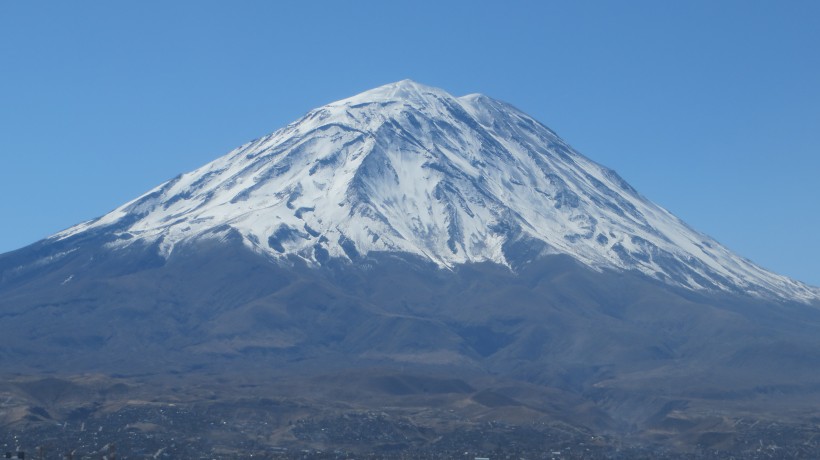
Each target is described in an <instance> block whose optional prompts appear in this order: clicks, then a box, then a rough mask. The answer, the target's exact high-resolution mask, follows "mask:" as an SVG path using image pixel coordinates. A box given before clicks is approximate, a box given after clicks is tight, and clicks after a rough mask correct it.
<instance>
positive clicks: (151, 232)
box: [52, 80, 818, 301]
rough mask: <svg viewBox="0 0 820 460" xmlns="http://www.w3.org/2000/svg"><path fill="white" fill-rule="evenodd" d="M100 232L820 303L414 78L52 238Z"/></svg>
mask: <svg viewBox="0 0 820 460" xmlns="http://www.w3.org/2000/svg"><path fill="white" fill-rule="evenodd" d="M99 229H106V230H107V231H109V232H112V233H113V234H114V235H115V237H116V240H115V241H113V242H111V243H109V246H110V247H112V248H121V247H126V246H129V245H132V244H134V243H135V242H141V243H149V244H154V243H156V244H157V245H158V247H159V251H160V252H161V254H162V255H163V256H164V257H167V256H169V255H170V254H171V253H172V252H173V251H174V248H175V247H177V246H179V245H184V244H190V243H195V242H197V241H201V240H204V239H214V238H216V239H219V238H224V237H225V236H226V235H228V234H229V233H235V234H238V235H240V236H241V238H242V241H243V243H244V244H245V245H246V246H247V247H249V248H252V249H253V250H254V251H257V252H259V253H264V254H268V255H270V256H273V257H275V258H279V259H285V258H292V257H296V258H299V259H303V260H304V261H306V262H308V263H309V264H313V265H321V264H322V263H324V262H326V261H327V260H328V259H330V258H343V259H351V260H353V259H358V258H361V257H366V256H367V255H368V254H371V253H374V252H398V253H407V254H413V255H417V256H420V257H423V258H425V259H429V260H431V261H433V262H434V263H435V264H437V265H439V266H440V267H453V266H454V265H455V264H464V263H470V262H482V261H489V262H495V263H499V264H503V265H506V266H508V267H511V268H514V267H515V266H516V265H517V264H520V263H522V262H526V261H527V260H531V259H533V258H537V257H539V256H542V255H547V254H567V255H570V256H572V257H573V258H575V259H577V260H578V261H580V262H582V263H583V264H585V265H588V266H590V267H593V268H594V269H596V270H604V269H611V270H636V271H639V272H641V273H643V274H645V275H647V276H649V277H651V278H655V279H658V280H661V281H663V282H665V283H668V284H671V285H675V286H681V287H685V288H688V289H695V290H700V289H707V290H720V291H730V292H739V293H742V292H745V293H751V294H753V295H757V296H762V297H772V298H782V299H791V300H799V301H809V300H812V299H817V298H818V291H817V290H815V289H813V288H811V287H808V286H806V285H804V284H801V283H799V282H796V281H793V280H790V279H788V278H786V277H783V276H780V275H776V274H773V273H771V272H768V271H766V270H764V269H762V268H760V267H758V266H756V265H754V264H753V263H751V262H750V261H748V260H746V259H744V258H741V257H738V256H737V255H735V254H733V253H732V252H731V251H729V250H728V249H726V248H725V247H723V246H722V245H720V244H719V243H717V242H716V241H714V240H713V239H711V238H709V237H708V236H705V235H703V234H701V233H698V232H696V231H694V230H692V229H691V228H689V227H688V226H687V225H686V224H685V223H683V222H682V221H680V220H679V219H678V218H676V217H675V216H673V215H672V214H670V213H669V212H668V211H666V210H665V209H663V208H661V207H660V206H658V205H656V204H654V203H652V202H651V201H649V200H647V199H646V198H644V197H642V196H641V195H640V194H639V193H638V192H636V191H635V190H634V189H633V188H632V187H631V186H629V185H628V184H627V183H626V182H625V181H624V180H623V179H621V178H620V177H619V176H618V175H617V174H616V173H615V172H614V171H612V170H611V169H607V168H605V167H603V166H601V165H599V164H597V163H595V162H593V161H591V160H590V159H588V158H586V157H584V156H583V155H581V154H579V153H578V152H576V151H575V150H573V149H572V148H571V147H570V146H569V145H568V144H567V143H566V142H564V141H563V140H562V139H561V138H559V137H558V136H557V135H556V134H555V133H554V132H553V131H551V130H550V129H549V128H547V127H545V126H544V125H542V124H541V123H539V122H538V121H536V120H534V119H533V118H531V117H530V116H528V115H526V114H524V113H522V112H521V111H519V110H517V109H516V108H514V107H513V106H511V105H509V104H507V103H504V102H501V101H498V100H495V99H492V98H489V97H486V96H483V95H478V94H471V95H467V96H463V97H454V96H451V95H450V94H448V93H446V92H445V91H443V90H440V89H437V88H432V87H429V86H424V85H421V84H419V83H416V82H413V81H410V80H402V81H399V82H396V83H391V84H388V85H384V86H381V87H378V88H375V89H372V90H369V91H366V92H364V93H361V94H358V95H356V96H353V97H350V98H348V99H343V100H341V101H337V102H333V103H331V104H328V105H326V106H324V107H320V108H317V109H315V110H312V111H310V112H309V113H308V114H307V115H305V116H304V117H302V118H301V119H299V120H297V121H296V122H294V123H291V124H290V125H288V126H286V127H284V128H282V129H280V130H278V131H276V132H274V133H273V134H270V135H268V136H264V137H262V138H260V139H257V140H255V141H253V142H250V143H247V144H245V145H242V146H241V147H239V148H237V149H235V150H233V151H232V152H230V153H228V154H227V155H225V156H224V157H222V158H219V159H217V160H215V161H213V162H211V163H209V164H207V165H205V166H203V167H201V168H199V169H197V170H195V171H192V172H189V173H186V174H182V175H180V176H178V177H176V178H174V179H172V180H170V181H168V182H166V183H164V184H162V185H160V186H158V187H156V188H155V189H153V190H151V191H149V192H148V193H146V194H145V195H143V196H141V197H139V198H137V199H135V200H133V201H131V202H129V203H127V204H125V205H123V206H121V207H119V208H117V209H116V210H114V211H112V212H111V213H109V214H107V215H105V216H103V217H101V218H99V219H96V220H93V221H90V222H86V223H83V224H80V225H77V226H75V227H72V228H70V229H68V230H66V231H63V232H61V233H59V234H57V235H55V236H54V237H52V238H53V239H56V240H61V239H65V238H68V237H71V236H73V235H77V234H80V233H82V232H88V231H90V230H99ZM521 248H526V251H523V252H522V251H521V250H520V249H521Z"/></svg>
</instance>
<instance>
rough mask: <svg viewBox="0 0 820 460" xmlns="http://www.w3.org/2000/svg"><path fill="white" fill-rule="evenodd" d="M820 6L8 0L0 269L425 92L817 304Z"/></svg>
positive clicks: (0, 12)
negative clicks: (372, 100) (515, 110)
mask: <svg viewBox="0 0 820 460" xmlns="http://www.w3.org/2000/svg"><path fill="white" fill-rule="evenodd" d="M819 24H820V2H818V1H814V0H811V1H784V2H777V1H753V0H743V1H723V0H717V1H716V0H707V1H663V0H662V1H656V0H653V1H646V2H642V1H618V2H615V1H596V2H593V1H584V0H581V1H571V2H570V1H560V2H550V1H531V2H524V1H507V2H479V1H447V2H443V1H419V0H415V1H407V2H400V1H397V2H385V1H379V2H374V1H325V2H284V1H282V2H274V1H240V2H230V1H221V2H213V1H190V2H183V1H143V0H141V1H127V2H126V1H123V2H112V1H82V2H67V1H52V2H47V1H36V2H35V1H11V0H9V1H0V252H5V251H10V250H13V249H16V248H18V247H22V246H24V245H26V244H29V243H32V242H34V241H36V240H38V239H40V238H43V237H45V236H47V235H49V234H51V233H53V232H56V231H58V230H61V229H63V228H66V227H69V226H71V225H73V224H75V223H78V222H80V221H83V220H86V219H90V218H93V217H96V216H99V215H102V214H104V213H106V212H108V211H109V210H111V209H113V208H114V207H116V206H118V205H119V204H122V203H123V202H125V201H127V200H130V199H132V198H134V197H136V196H138V195H140V194H142V193H143V192H145V191H147V190H148V189H150V188H152V187H153V186H155V185H157V184H159V183H161V182H163V181H165V180H167V179H169V178H171V177H173V176H175V175H176V174H178V173H181V172H185V171H188V170H191V169H193V168H195V167H198V166H200V165H202V164H204V163H206V162H208V161H210V160H212V159H214V158H217V157H219V156H221V155H222V154H224V153H226V152H227V151H229V150H230V149H231V148H233V147H235V146H237V145H239V144H241V143H244V142H246V141H248V140H251V139H253V138H256V137H259V136H261V135H264V134H266V133H268V132H271V131H273V130H275V129H276V128H279V127H281V126H282V125H284V124H286V123H288V122H290V121H292V120H294V119H296V118H297V117H299V116H300V115H302V114H303V113H304V112H306V111H308V110H309V109H311V108H313V107H316V106H319V105H322V104H325V103H327V102H330V101H333V100H337V99H340V98H343V97H347V96H350V95H353V94H355V93H358V92H361V91H363V90H366V89H369V88H371V87H375V86H379V85H382V84H384V83H388V82H391V81H395V80H400V79H404V78H411V79H414V80H416V81H419V82H422V83H425V84H428V85H433V86H438V87H441V88H443V89H445V90H447V91H449V92H450V93H453V94H455V95H462V94H466V93H472V92H480V93H484V94H487V95H489V96H492V97H495V98H498V99H502V100H505V101H508V102H510V103H512V104H513V105H516V106H518V107H519V108H521V109H522V110H524V111H525V112H528V113H530V114H531V115H533V116H534V117H535V118H537V119H539V120H541V121H542V122H544V123H545V124H546V125H548V126H550V127H552V128H553V129H554V130H555V131H556V132H558V134H559V135H561V136H562V137H563V138H564V139H566V140H567V141H568V142H569V143H570V144H571V145H573V146H574V147H575V148H576V149H578V150H579V151H580V152H582V153H583V154H585V155H587V156H588V157H590V158H592V159H594V160H596V161H598V162H600V163H603V164H605V165H607V166H609V167H611V168H613V169H615V170H617V171H618V172H619V173H620V174H621V175H622V176H624V178H626V179H627V181H629V182H630V183H631V184H632V185H633V186H635V187H636V188H637V189H638V190H639V191H640V192H641V193H643V194H644V195H645V196H647V197H649V198H650V199H652V200H654V201H656V202H657V203H659V204H661V205H662V206H665V207H666V208H667V209H669V210H670V211H672V212H673V213H675V214H676V215H678V216H679V217H681V218H682V219H684V220H685V221H687V222H689V223H690V224H691V225H692V226H693V227H695V228H696V229H698V230H701V231H703V232H705V233H707V234H709V235H711V236H713V237H715V238H717V239H718V240H719V241H721V242H722V243H724V244H725V245H727V246H728V247H730V248H731V249H733V250H735V251H736V252H738V253H740V254H742V255H744V256H746V257H748V258H750V259H752V260H753V261H755V262H757V263H758V264H760V265H762V266H764V267H766V268H769V269H771V270H774V271H777V272H780V273H784V274H787V275H789V276H792V277H795V278H797V279H800V280H803V281H806V282H809V283H812V284H814V285H820V236H819V235H818V233H820V231H819V230H820V204H818V203H820V178H818V175H820V26H819Z"/></svg>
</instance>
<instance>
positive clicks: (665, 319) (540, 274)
mask: <svg viewBox="0 0 820 460" xmlns="http://www.w3.org/2000/svg"><path fill="white" fill-rule="evenodd" d="M818 307H820V290H818V289H817V288H815V287H812V286H808V285H806V284H804V283H801V282H798V281H795V280H792V279H789V278H787V277H785V276H781V275H778V274H775V273H772V272H770V271H767V270H765V269H763V268H761V267H759V266H757V265H755V264H754V263H753V262H751V261H749V260H747V259H745V258H743V257H741V256H738V255H736V254H734V253H733V252H731V251H730V250H729V249H727V248H726V247H724V246H722V245H721V244H720V243H718V242H717V241H715V240H714V239H712V238H710V237H708V236H706V235H704V234H702V233H699V232H698V231H696V230H694V229H692V228H691V227H689V226H688V225H686V224H685V223H684V222H682V221H681V220H680V219H678V218H677V217H675V216H674V215H672V214H671V213H670V212H668V211H666V210H665V209H663V208H662V207H660V206H658V205H656V204H654V203H652V202H651V201H649V200H648V199H647V198H645V197H643V196H642V195H641V194H639V193H638V191H636V190H635V189H634V188H632V187H631V186H630V185H629V184H627V183H626V182H625V181H624V180H623V179H622V178H621V177H619V176H618V174H616V173H615V172H614V171H613V170H611V169H608V168H606V167H604V166H602V165H599V164H597V163H595V162H594V161H592V160H590V159H588V158H586V157H585V156H583V155H581V154H580V153H578V152H576V151H575V150H573V149H572V147H570V146H569V145H568V144H567V143H566V142H564V141H563V140H562V139H561V138H559V137H558V136H557V135H556V134H555V133H554V132H553V131H551V130H550V129H549V128H547V127H545V126H544V125H543V124H541V123H539V122H538V121H536V120H534V119H533V118H531V117H530V116H528V115H526V114H524V113H523V112H521V111H519V110H517V109H516V108H514V107H513V106H511V105H509V104H507V103H505V102H501V101H498V100H495V99H491V98H489V97H486V96H483V95H477V94H472V95H467V96H462V97H454V96H451V95H450V94H448V93H446V92H445V91H443V90H440V89H437V88H432V87H428V86H424V85H421V84H418V83H415V82H413V81H409V80H404V81H400V82H397V83H392V84H388V85H385V86H382V87H379V88H375V89H373V90H370V91H366V92H364V93H361V94H359V95H356V96H353V97H351V98H348V99H344V100H341V101H337V102H333V103H331V104H328V105H326V106H323V107H320V108H317V109H315V110H312V111H310V112H308V113H307V114H306V115H305V116H304V117H302V118H301V119H299V120H297V121H295V122H293V123H291V124H289V125H287V126H285V127H284V128H281V129H279V130H278V131H276V132H274V133H272V134H270V135H267V136H264V137H262V138H259V139H257V140H255V141H252V142H249V143H247V144H244V145H242V146H240V147H238V148H236V149H235V150H233V151H231V152H229V153H228V154H227V155H225V156H223V157H221V158H218V159H216V160H214V161H212V162H210V163H208V164H206V165H205V166H202V167H201V168H199V169H196V170H194V171H191V172H189V173H185V174H181V175H179V176H177V177H175V178H173V179H171V180H169V181H167V182H165V183H163V184H161V185H159V186H157V187H156V188H154V189H153V190H150V191H149V192H147V193H146V194H144V195H142V196H140V197H138V198H136V199H134V200H133V201H130V202H128V203H125V204H123V205H122V206H120V207H118V208H117V209H115V210H113V211H111V212H110V213H108V214H106V215H104V216H102V217H100V218H98V219H94V220H91V221H88V222H84V223H81V224H78V225H76V226H73V227H71V228H69V229H67V230H64V231H62V232H60V233H57V234H55V235H53V236H51V237H48V238H46V239H44V240H42V241H39V242H37V243H35V244H33V245H31V246H28V247H25V248H22V249H19V250H17V251H13V252H10V253H6V254H3V255H0V318H2V324H3V328H4V333H5V335H4V341H5V344H6V345H4V347H3V348H2V350H1V351H0V363H2V367H3V369H6V370H12V369H13V370H14V371H13V372H17V373H23V374H27V373H42V372H47V373H87V372H93V373H103V374H107V375H118V376H133V375H203V374H208V375H259V376H261V377H260V378H278V377H281V376H287V377H288V378H295V376H315V375H317V374H329V375H334V373H348V372H358V371H361V372H362V374H361V375H368V374H367V373H368V372H375V371H374V370H375V369H379V370H380V371H379V372H382V371H384V372H399V373H401V375H404V376H405V377H402V378H401V379H398V380H391V382H393V383H394V384H391V385H388V386H389V388H390V389H389V390H385V391H388V393H390V394H398V393H401V394H403V393H402V392H409V393H414V392H422V390H420V389H419V388H422V387H424V385H422V384H418V382H419V381H420V380H418V379H417V377H412V378H411V377H406V376H407V375H410V374H412V375H415V376H418V375H420V374H424V375H429V374H432V375H446V376H449V377H452V376H456V377H458V378H459V379H462V380H460V381H459V382H461V383H453V382H451V381H449V380H447V381H446V382H450V383H447V385H449V386H447V385H445V386H447V388H450V389H455V390H453V391H454V392H456V393H458V392H469V391H471V390H470V389H471V388H472V389H475V388H477V386H476V385H477V384H475V383H470V384H467V383H465V382H475V381H481V379H485V378H492V379H501V380H503V381H504V382H507V383H505V384H504V385H507V388H513V387H516V385H519V384H520V385H530V386H534V387H538V388H549V389H552V390H555V391H560V392H563V393H562V394H564V395H569V396H566V397H567V398H569V399H571V400H573V401H576V402H575V403H573V404H575V405H573V406H572V408H571V409H570V408H564V409H561V410H559V412H561V411H563V413H565V415H566V414H567V413H569V412H574V413H576V414H577V413H578V407H581V406H583V405H587V406H584V407H593V408H594V410H593V412H595V413H596V414H598V415H596V416H595V417H598V418H595V420H597V421H598V422H600V423H603V424H606V423H610V422H611V423H614V424H617V423H627V424H652V423H661V422H662V421H663V420H666V418H665V417H666V416H667V415H668V414H669V413H671V412H673V409H674V410H677V409H679V408H681V407H700V408H706V407H710V408H714V407H718V406H721V405H723V406H725V407H729V406H732V405H740V406H743V407H751V408H752V409H751V410H754V409H755V408H760V407H763V406H765V407H766V410H767V411H769V410H772V411H786V410H792V409H794V408H798V407H802V408H811V407H818V403H820V398H818V396H819V395H818V389H820V370H818V369H820V366H817V364H818V363H820V310H819V309H818ZM357 370H358V371H357ZM385 370H386V371H385ZM277 376H278V377H277ZM362 378H363V377H362ZM374 378H375V377H374ZM385 378H387V377H384V375H382V374H379V377H378V378H377V379H376V381H378V382H381V383H384V382H385V380H384V379H385ZM391 378H393V377H391ZM408 379H410V380H408ZM413 379H416V380H413ZM425 381H426V380H425ZM443 381H444V380H435V382H438V383H439V384H441V382H443ZM396 382H399V383H396ZM408 382H410V383H408ZM413 382H415V383H413ZM510 382H512V383H510ZM372 383H373V381H370V383H363V384H362V385H363V387H368V388H372V385H371V384H372ZM428 383H429V381H428ZM368 385H371V386H368ZM380 385H381V384H380ZM425 385H426V384H425ZM471 385H472V386H471ZM377 386H378V385H377ZM379 388H385V387H384V386H379ZM516 388H517V387H516ZM528 388H530V387H528ZM424 391H427V390H424ZM448 391H449V390H448ZM521 391H523V390H521ZM521 391H518V390H516V391H512V390H510V391H509V392H508V393H507V394H505V395H502V396H503V397H502V396H498V395H497V397H495V398H496V399H492V398H490V399H492V400H493V401H496V402H498V404H501V405H502V406H504V405H507V406H508V405H510V404H512V403H510V401H513V400H514V398H515V397H521V394H522V393H521ZM396 392H398V393H396ZM516 395H518V396H516ZM504 398H506V399H504ZM569 399H568V400H569ZM485 400H486V398H485ZM499 401H500V402H499ZM669 404H672V405H671V406H670V405H669ZM744 404H745V406H744ZM723 406H721V407H723ZM732 407H735V406H732ZM664 408H666V409H664ZM787 408H788V409H787ZM556 410H557V409H556ZM727 410H728V409H727ZM585 413H588V411H587V412H585ZM604 419H606V420H609V421H610V422H606V423H604V422H601V420H604ZM587 421H588V420H587ZM598 422H594V423H598ZM589 423H593V422H589ZM608 426H609V425H608Z"/></svg>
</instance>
